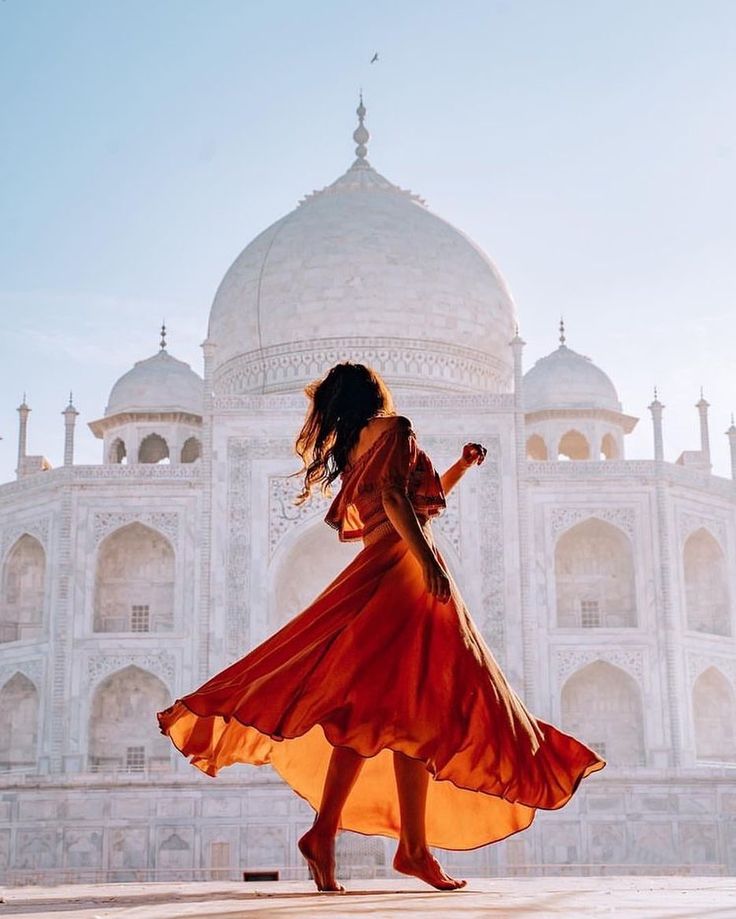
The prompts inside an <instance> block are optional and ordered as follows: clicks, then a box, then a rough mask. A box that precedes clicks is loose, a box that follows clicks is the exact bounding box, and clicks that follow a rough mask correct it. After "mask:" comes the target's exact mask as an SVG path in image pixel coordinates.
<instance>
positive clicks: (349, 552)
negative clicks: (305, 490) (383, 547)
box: [268, 518, 362, 632]
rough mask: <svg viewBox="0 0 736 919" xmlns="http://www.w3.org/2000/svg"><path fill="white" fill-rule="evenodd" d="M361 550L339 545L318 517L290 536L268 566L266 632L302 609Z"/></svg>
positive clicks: (355, 545) (354, 545)
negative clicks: (268, 620) (269, 600)
mask: <svg viewBox="0 0 736 919" xmlns="http://www.w3.org/2000/svg"><path fill="white" fill-rule="evenodd" d="M361 548H362V543H360V542H347V543H342V542H340V541H339V540H338V539H336V537H335V531H334V530H332V529H331V528H330V527H328V526H325V524H324V522H323V521H322V519H321V518H317V519H316V520H315V521H314V522H313V523H310V524H308V525H307V526H305V527H303V528H300V530H299V531H298V532H296V533H294V534H293V539H291V540H289V542H288V543H287V544H285V545H284V547H283V551H281V552H279V553H278V556H277V557H276V558H275V559H274V563H273V565H272V571H271V573H270V579H271V587H270V590H269V593H270V595H271V597H272V598H273V605H272V609H271V616H270V619H271V621H270V622H269V624H268V626H269V632H270V631H273V630H275V629H277V628H280V627H281V626H282V625H284V623H285V622H288V620H289V619H292V618H293V617H294V616H296V615H297V614H298V613H300V612H301V611H302V610H303V609H305V608H306V607H307V606H308V605H309V604H310V603H311V602H312V601H313V600H314V599H315V598H316V597H317V596H318V595H319V594H320V593H321V592H322V591H323V590H324V589H325V587H327V585H328V584H329V583H330V582H331V581H332V580H333V579H334V578H335V576H336V575H337V574H339V573H340V571H342V569H343V568H344V567H345V566H346V565H348V564H349V563H350V562H351V561H352V560H353V559H354V558H355V556H356V555H357V554H358V552H359V550H360V549H361Z"/></svg>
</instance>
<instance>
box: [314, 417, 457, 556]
mask: <svg viewBox="0 0 736 919" xmlns="http://www.w3.org/2000/svg"><path fill="white" fill-rule="evenodd" d="M342 482H343V484H342V488H341V490H340V493H339V494H338V495H337V497H336V498H335V500H334V501H333V502H332V505H331V506H330V509H329V510H328V512H327V515H326V517H325V520H326V522H327V523H328V524H330V526H332V527H334V528H335V529H336V530H337V531H338V533H339V535H340V539H341V540H342V541H343V542H346V541H349V540H352V539H361V538H363V537H364V536H365V535H366V533H367V532H368V531H369V530H370V529H371V528H372V527H373V525H376V524H377V523H380V522H383V521H385V519H386V517H385V512H384V510H383V500H382V495H383V493H384V491H386V490H387V489H389V488H391V489H394V488H398V489H400V490H401V491H404V492H405V493H406V495H407V496H408V498H409V500H410V501H411V503H412V505H413V506H414V509H415V510H416V512H417V513H418V514H422V515H424V516H427V517H429V516H434V515H435V514H438V513H440V511H441V510H442V509H443V508H444V507H445V496H444V493H443V491H442V484H441V482H440V477H439V475H438V474H437V473H436V472H435V470H434V468H433V466H432V464H431V462H430V461H429V457H427V455H426V454H425V453H424V452H423V451H422V450H420V449H419V448H418V446H417V441H416V435H415V434H414V431H413V429H412V425H411V421H409V419H408V418H405V417H403V416H401V415H399V416H397V417H396V418H395V420H394V423H392V424H391V426H390V427H388V428H387V429H386V430H385V431H384V432H383V433H382V434H380V435H379V436H378V438H377V440H376V441H375V442H374V444H373V445H372V446H371V447H369V448H368V450H367V451H366V452H365V453H364V454H363V455H362V456H360V457H359V458H358V460H357V461H356V462H355V463H354V465H353V466H351V467H349V468H348V469H346V470H345V471H344V472H343V475H342Z"/></svg>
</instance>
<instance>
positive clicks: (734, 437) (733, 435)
mask: <svg viewBox="0 0 736 919" xmlns="http://www.w3.org/2000/svg"><path fill="white" fill-rule="evenodd" d="M726 436H727V437H728V446H729V447H730V448H731V478H732V479H733V480H734V481H735V482H736V425H734V423H733V413H731V427H730V428H729V429H728V430H727V431H726Z"/></svg>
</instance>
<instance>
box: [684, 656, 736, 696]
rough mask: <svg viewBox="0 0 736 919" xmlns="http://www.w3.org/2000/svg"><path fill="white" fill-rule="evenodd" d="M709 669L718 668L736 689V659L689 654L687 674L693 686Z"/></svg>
mask: <svg viewBox="0 0 736 919" xmlns="http://www.w3.org/2000/svg"><path fill="white" fill-rule="evenodd" d="M709 667H716V668H717V669H718V670H720V671H721V673H723V674H724V675H725V676H726V677H728V679H729V680H730V681H731V685H732V686H733V687H734V689H736V658H734V657H724V656H722V655H720V654H703V653H698V652H689V653H688V655H687V674H688V677H689V679H690V683H691V684H692V683H694V682H695V680H696V679H697V678H698V677H699V676H700V674H701V673H703V671H704V670H707V669H708V668H709Z"/></svg>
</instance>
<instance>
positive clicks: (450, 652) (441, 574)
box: [158, 362, 605, 890]
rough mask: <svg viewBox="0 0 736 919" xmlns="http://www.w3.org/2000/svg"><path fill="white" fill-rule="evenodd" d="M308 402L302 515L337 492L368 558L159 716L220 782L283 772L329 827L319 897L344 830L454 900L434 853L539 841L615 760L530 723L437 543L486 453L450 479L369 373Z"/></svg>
mask: <svg viewBox="0 0 736 919" xmlns="http://www.w3.org/2000/svg"><path fill="white" fill-rule="evenodd" d="M307 395H308V396H309V398H310V400H311V404H310V406H309V410H308V412H307V417H306V420H305V422H304V426H303V428H302V430H301V432H300V434H299V437H298V439H297V442H296V450H297V453H298V454H299V456H300V457H301V459H302V461H303V469H302V473H303V476H304V487H303V490H302V492H301V494H300V496H299V499H298V500H299V501H306V500H308V499H309V496H310V494H311V492H312V489H313V488H315V487H317V486H319V487H320V488H321V489H322V490H323V492H325V493H328V494H329V486H330V484H331V483H332V482H333V481H335V479H337V478H338V477H340V478H341V480H342V486H341V489H340V492H339V494H338V495H337V497H336V498H335V499H334V500H333V502H332V504H331V506H330V508H329V511H328V512H327V516H326V518H325V519H326V521H327V523H328V524H330V525H331V526H333V527H334V528H335V529H336V530H337V531H338V534H339V538H340V539H341V540H343V541H345V540H352V539H361V540H362V541H363V544H364V547H363V550H362V551H361V552H360V553H359V554H358V555H357V556H356V557H355V559H354V560H353V561H352V562H351V563H350V564H349V565H348V566H347V568H345V570H344V571H342V572H341V573H340V574H339V575H338V576H337V578H335V580H334V581H333V582H332V583H331V584H330V585H328V586H327V587H326V588H325V590H324V591H323V592H322V593H321V594H320V595H319V596H318V597H317V598H316V599H315V600H314V601H313V602H312V603H311V604H310V606H308V607H307V608H306V609H305V610H304V611H303V612H302V613H300V614H299V615H298V616H296V617H295V618H294V619H292V620H291V621H290V622H288V623H287V624H286V625H285V626H284V627H283V628H282V629H281V630H280V631H279V632H277V633H276V634H275V635H273V636H272V637H271V638H269V639H268V640H267V641H265V642H264V643H263V644H261V645H260V646H259V647H257V648H255V649H254V650H253V651H251V652H250V653H249V654H247V655H246V656H245V657H244V658H242V659H241V660H239V661H237V662H236V663H234V664H232V665H231V666H230V667H228V668H227V669H226V670H224V671H223V672H222V673H220V674H218V675H217V676H215V677H213V678H212V679H211V680H209V682H207V683H205V685H204V686H202V687H201V688H200V689H198V690H196V691H195V692H193V693H191V694H190V695H188V696H185V697H184V698H183V699H181V700H179V701H177V702H175V703H174V705H172V706H171V707H170V708H168V709H167V710H166V711H164V712H160V713H159V715H158V719H159V723H160V726H161V730H162V731H163V732H164V733H165V734H168V735H169V737H170V738H171V740H172V741H173V742H174V744H175V745H176V746H177V748H178V749H179V750H180V751H181V752H182V753H184V754H185V755H187V756H190V757H191V762H192V764H193V765H195V766H197V767H198V768H199V769H201V770H202V771H203V772H206V773H207V774H208V775H212V776H214V775H216V773H217V771H218V769H220V768H221V767H222V766H227V765H230V764H232V763H235V762H240V763H252V764H256V765H261V764H263V763H271V765H273V766H274V768H275V769H276V770H277V771H278V772H279V773H280V775H281V776H282V777H283V778H284V779H285V780H286V781H287V782H288V783H289V784H290V785H291V787H292V788H293V789H294V790H295V791H296V792H297V793H298V794H300V795H301V796H302V797H304V798H306V800H307V801H308V802H309V803H310V804H311V805H312V806H313V807H314V809H315V810H316V811H317V816H316V819H315V821H314V824H313V826H312V827H311V828H310V829H309V830H308V831H307V833H306V834H305V835H304V836H302V838H301V839H300V840H299V849H300V851H301V852H302V854H303V855H304V857H305V858H306V860H307V863H308V865H309V868H310V871H311V874H312V877H313V879H314V881H315V883H316V884H317V887H318V889H319V890H343V888H342V887H341V886H340V885H339V884H338V883H337V881H336V879H335V856H334V844H335V835H336V833H337V830H338V829H348V830H354V831H356V832H360V833H366V834H380V835H384V836H392V837H397V838H398V840H399V843H398V847H397V850H396V855H395V857H394V862H393V864H394V868H396V870H397V871H400V872H403V873H404V874H409V875H413V876H415V877H419V878H422V879H423V880H425V881H426V882H427V883H429V884H431V885H432V886H434V887H436V888H438V889H440V890H452V889H457V888H459V887H462V886H463V885H464V884H465V881H458V880H455V879H454V878H451V877H449V876H448V875H447V874H446V873H445V872H444V871H443V869H442V868H441V866H440V865H439V863H438V862H437V860H436V859H435V858H434V856H433V855H432V854H431V852H430V850H429V846H438V847H440V848H445V849H472V848H477V847H478V846H482V845H486V844H488V843H491V842H495V841H497V840H499V839H503V838H504V837H506V836H508V835H510V834H511V833H515V832H518V831H519V830H522V829H525V828H526V827H527V826H529V824H530V823H531V822H532V820H533V818H534V813H535V809H536V808H538V807H541V808H547V809H552V808H558V807H561V806H562V805H564V804H565V803H566V802H567V801H569V800H570V797H571V796H572V794H573V793H574V791H575V789H576V788H577V786H578V784H579V782H580V780H581V779H582V778H583V777H584V776H586V775H589V774H590V773H591V772H594V771H596V770H598V769H601V768H603V766H604V765H605V761H604V760H603V759H601V758H600V757H599V756H598V755H597V754H596V753H595V752H594V751H593V750H591V749H590V748H588V747H587V746H585V745H584V744H583V743H581V742H580V741H578V740H576V739H575V738H574V737H571V736H570V735H569V734H565V733H563V732H562V731H560V730H558V729H557V728H555V727H554V726H552V725H550V724H546V723H545V722H543V721H540V720H539V719H536V718H534V716H533V715H531V714H530V713H529V712H528V711H527V709H526V708H525V707H524V704H523V703H522V701H521V700H520V699H519V697H518V696H517V695H516V693H515V692H514V690H513V689H512V688H511V687H510V686H509V684H508V683H507V681H506V679H505V677H504V675H503V673H502V672H501V670H500V669H499V667H498V664H497V663H496V661H495V660H494V658H493V655H492V654H491V652H490V650H489V649H488V647H487V646H486V644H485V642H484V641H483V639H482V637H481V636H480V634H479V632H478V630H477V629H476V627H475V625H474V623H473V621H472V619H471V618H470V614H469V613H468V610H467V609H466V607H465V604H464V603H463V599H462V597H461V595H460V592H459V591H458V589H457V586H456V585H455V583H454V581H453V580H452V578H451V576H450V574H449V572H448V570H447V567H446V565H445V563H444V562H443V559H442V556H441V555H440V553H439V552H438V550H437V548H436V546H435V544H434V540H433V537H432V529H431V524H430V521H431V518H432V517H434V516H436V515H437V514H439V513H440V512H441V511H442V509H443V508H444V507H445V495H446V494H447V493H448V492H449V491H450V490H451V489H452V488H454V486H455V485H456V484H457V483H458V481H459V480H460V479H461V478H462V476H463V475H464V474H465V472H466V471H467V470H468V469H469V468H470V467H471V466H474V465H480V464H481V463H482V462H483V460H484V458H485V455H486V451H485V448H483V447H482V446H481V445H479V444H473V443H469V444H466V446H465V447H464V448H463V453H462V456H461V457H460V459H459V460H458V461H457V462H456V463H454V464H453V465H452V466H451V467H450V468H449V469H448V470H447V472H445V474H444V475H443V476H441V477H440V476H439V475H438V474H437V473H436V472H435V470H434V468H433V466H432V463H431V462H430V460H429V458H428V457H427V455H426V453H424V452H423V451H422V450H421V449H420V448H419V446H418V445H417V441H416V437H415V434H414V432H413V430H412V428H411V423H410V422H409V420H408V419H406V418H404V417H402V416H400V415H397V414H396V413H395V411H394V408H393V403H392V399H391V395H390V393H389V391H388V389H387V387H386V385H385V384H384V383H383V381H382V380H381V379H380V377H379V376H378V374H377V373H376V372H375V371H373V370H371V369H370V368H368V367H365V366H363V365H361V364H352V363H350V362H346V363H342V364H338V365H336V366H335V367H333V368H332V369H331V370H330V371H329V373H328V374H327V375H326V376H325V377H324V379H322V380H320V381H318V382H317V383H314V384H312V385H311V386H310V387H308V388H307ZM430 776H431V777H432V779H433V781H432V782H429V778H430Z"/></svg>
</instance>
